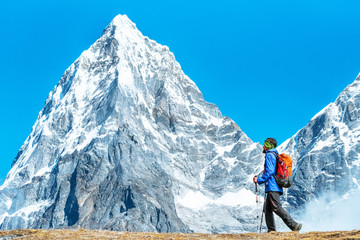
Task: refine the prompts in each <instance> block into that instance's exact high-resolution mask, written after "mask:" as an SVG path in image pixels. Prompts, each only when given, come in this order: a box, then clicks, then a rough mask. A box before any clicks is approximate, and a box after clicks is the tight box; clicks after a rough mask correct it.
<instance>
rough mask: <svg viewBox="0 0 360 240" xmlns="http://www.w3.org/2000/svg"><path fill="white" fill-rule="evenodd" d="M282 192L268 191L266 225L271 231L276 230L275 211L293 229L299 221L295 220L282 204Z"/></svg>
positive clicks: (265, 210)
mask: <svg viewBox="0 0 360 240" xmlns="http://www.w3.org/2000/svg"><path fill="white" fill-rule="evenodd" d="M280 194H281V193H280V192H268V193H267V197H266V202H265V206H264V207H265V209H264V212H265V221H266V226H267V228H268V231H269V232H270V231H276V227H275V220H274V214H273V212H274V213H275V214H276V215H278V216H279V217H280V218H281V219H282V220H283V221H284V223H285V224H286V225H287V226H288V227H289V228H290V229H291V230H293V229H294V228H295V226H296V225H297V222H295V221H294V219H292V217H291V216H290V215H289V213H288V212H286V210H285V209H284V208H283V207H282V206H281V203H280Z"/></svg>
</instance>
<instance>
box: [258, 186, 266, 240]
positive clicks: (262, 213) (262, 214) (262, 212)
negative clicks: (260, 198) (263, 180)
mask: <svg viewBox="0 0 360 240" xmlns="http://www.w3.org/2000/svg"><path fill="white" fill-rule="evenodd" d="M265 201H266V192H265V193H264V204H263V209H262V211H261V221H260V231H259V233H261V228H262V222H263V216H264V208H265Z"/></svg>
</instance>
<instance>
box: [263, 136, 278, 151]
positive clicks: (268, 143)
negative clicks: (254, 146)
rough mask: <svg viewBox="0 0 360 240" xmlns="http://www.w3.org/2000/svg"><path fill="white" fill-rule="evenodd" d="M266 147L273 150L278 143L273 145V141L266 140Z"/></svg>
mask: <svg viewBox="0 0 360 240" xmlns="http://www.w3.org/2000/svg"><path fill="white" fill-rule="evenodd" d="M274 140H275V139H274ZM275 141H276V140H275ZM264 146H265V147H267V148H268V149H273V148H276V142H274V143H273V141H271V138H268V139H266V140H265V143H264Z"/></svg>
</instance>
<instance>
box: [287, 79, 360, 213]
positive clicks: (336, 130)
mask: <svg viewBox="0 0 360 240" xmlns="http://www.w3.org/2000/svg"><path fill="white" fill-rule="evenodd" d="M359 111H360V75H359V76H358V77H357V78H356V80H355V81H354V83H352V84H351V85H349V86H348V87H347V88H346V89H345V90H344V91H343V92H342V93H341V94H340V95H339V97H338V98H337V99H336V101H335V102H334V103H331V104H329V105H328V106H327V107H325V108H324V109H323V110H322V111H321V112H319V113H318V114H317V115H316V116H314V117H313V119H312V120H311V121H310V122H309V123H308V125H307V126H305V127H304V128H303V129H301V130H299V131H298V132H297V133H296V134H295V135H294V136H293V137H292V138H290V139H289V140H287V141H286V142H285V143H284V144H282V146H281V147H280V148H281V149H282V150H284V151H286V152H288V153H290V154H291V155H292V156H293V157H294V159H295V161H296V165H297V166H296V169H295V171H296V172H295V175H294V182H295V189H290V190H289V197H288V201H289V202H290V204H291V205H292V206H294V207H295V208H297V207H299V206H301V205H303V204H304V203H305V202H307V201H308V200H310V199H312V198H313V197H319V196H320V195H321V194H324V192H336V193H338V194H341V195H344V194H346V193H349V192H351V191H354V190H357V191H358V190H359V189H360V185H359V179H360V168H359V167H360V156H359V152H360V142H359V140H358V139H359V136H360V112H359Z"/></svg>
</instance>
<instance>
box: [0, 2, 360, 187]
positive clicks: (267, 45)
mask: <svg viewBox="0 0 360 240" xmlns="http://www.w3.org/2000/svg"><path fill="white" fill-rule="evenodd" d="M359 10H360V1H358V0H347V1H343V0H339V1H332V0H316V1H314V0H298V1H296V0H292V1H289V0H276V1H269V0H246V1H245V0H233V1H228V0H223V1H193V0H192V1H187V0H182V1H169V0H166V1H165V0H164V1H156V0H154V1H145V0H144V1H136V0H132V1H120V0H113V1H110V0H101V1H100V0H99V1H91V0H87V1H83V0H81V1H75V0H71V1H70V0H61V1H60V0H59V1H55V0H46V1H39V0H33V1H25V0H23V1H21V0H18V1H14V0H3V1H2V2H1V8H0V27H1V28H0V31H1V37H0V47H1V58H0V73H1V74H0V77H1V88H0V91H1V92H0V104H1V105H0V107H1V118H0V121H1V122H0V128H1V129H0V131H1V138H0V153H1V155H0V162H1V168H0V181H2V180H3V179H4V178H5V176H6V173H7V172H8V171H9V170H10V165H11V162H12V161H13V159H14V158H15V156H16V154H17V152H18V150H19V149H20V147H21V145H22V144H23V142H24V141H25V139H26V137H27V136H28V135H29V134H30V131H31V128H32V126H33V124H34V123H35V120H36V118H37V115H38V113H39V111H40V110H41V109H42V107H43V105H44V103H45V100H46V98H47V96H48V94H49V92H50V91H51V90H52V88H53V87H54V86H55V85H56V84H57V83H58V81H59V80H60V78H61V76H62V74H63V73H64V71H65V70H66V69H67V68H68V67H69V65H70V64H71V63H72V62H74V61H75V60H76V58H77V57H79V55H80V54H81V52H82V51H84V50H86V49H88V48H89V47H90V45H91V44H92V43H94V42H95V41H96V39H98V38H99V37H100V36H101V33H102V31H103V29H104V28H105V27H106V26H107V25H108V24H109V23H110V22H111V20H112V19H113V18H114V17H115V16H116V15H117V14H126V15H128V17H129V18H130V19H131V20H132V21H133V22H135V23H136V25H137V27H138V28H139V30H140V31H141V32H142V33H143V34H144V35H146V36H149V37H150V38H151V39H153V40H155V41H157V42H158V43H160V44H163V45H167V46H169V48H170V50H171V51H172V52H173V53H174V54H175V57H176V59H177V61H178V62H179V63H180V64H181V66H182V68H183V71H184V72H185V74H187V75H188V76H189V77H190V78H191V79H192V80H193V81H194V82H195V83H196V84H197V85H198V87H199V88H200V90H201V91H202V93H203V95H204V98H205V100H206V101H209V102H212V103H215V104H216V105H218V106H219V108H220V110H221V112H222V113H223V115H226V116H229V117H230V118H232V119H233V120H234V121H235V122H236V123H237V124H238V125H239V126H240V128H241V129H242V130H243V131H244V132H245V133H246V134H247V135H248V136H249V137H250V138H251V139H252V140H253V141H255V142H262V141H263V140H264V139H265V138H266V137H270V136H271V137H276V138H277V139H278V142H279V143H281V142H283V141H285V140H286V139H287V138H289V137H291V136H292V135H293V134H295V133H296V131H297V130H299V129H300V128H302V127H303V126H305V125H306V124H307V123H308V121H309V120H310V119H311V118H312V117H313V116H314V115H315V114H316V113H317V112H319V111H320V110H321V109H322V108H324V107H325V106H326V105H327V104H329V103H330V102H332V101H334V100H335V99H336V97H337V96H338V94H339V93H340V92H341V91H342V90H343V89H344V88H345V87H346V86H347V85H348V84H350V83H352V82H353V80H354V79H355V77H356V76H357V74H358V73H359V72H360V45H359V43H360V41H359V40H360V31H359V30H360V18H359ZM270 116H272V117H270ZM274 116H276V117H274Z"/></svg>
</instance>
